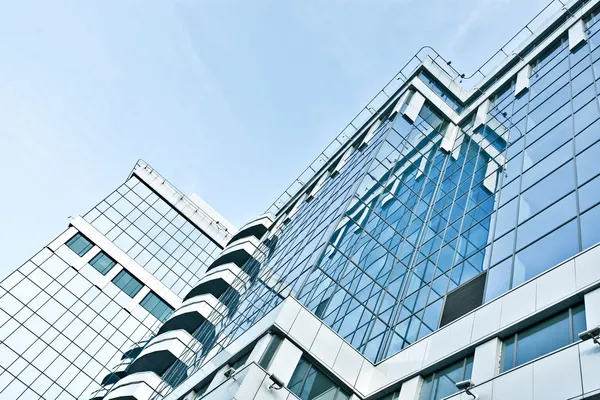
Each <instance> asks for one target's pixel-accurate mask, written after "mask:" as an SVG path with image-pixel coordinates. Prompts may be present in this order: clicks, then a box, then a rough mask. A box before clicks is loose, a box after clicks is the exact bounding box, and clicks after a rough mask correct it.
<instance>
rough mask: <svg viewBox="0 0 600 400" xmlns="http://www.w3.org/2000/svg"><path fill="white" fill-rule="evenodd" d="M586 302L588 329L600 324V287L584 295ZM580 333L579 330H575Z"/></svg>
mask: <svg viewBox="0 0 600 400" xmlns="http://www.w3.org/2000/svg"><path fill="white" fill-rule="evenodd" d="M583 299H584V302H585V321H586V324H587V327H588V329H591V328H594V327H596V326H598V325H600V289H596V290H594V291H591V292H589V293H586V294H585V296H584V297H583ZM575 333H576V334H578V333H579V332H575Z"/></svg>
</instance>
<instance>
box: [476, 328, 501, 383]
mask: <svg viewBox="0 0 600 400" xmlns="http://www.w3.org/2000/svg"><path fill="white" fill-rule="evenodd" d="M501 353H502V341H501V340H500V339H498V338H493V339H491V340H488V341H487V342H485V343H483V344H481V345H479V346H477V347H476V348H475V357H474V358H473V373H472V375H471V380H472V381H473V382H474V383H475V385H477V384H478V383H480V382H486V381H488V380H490V379H493V378H494V377H495V376H496V375H498V372H499V371H500V354H501Z"/></svg>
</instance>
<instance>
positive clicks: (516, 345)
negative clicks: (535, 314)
mask: <svg viewBox="0 0 600 400" xmlns="http://www.w3.org/2000/svg"><path fill="white" fill-rule="evenodd" d="M518 346H519V334H518V333H515V349H514V350H513V365H512V368H514V367H516V366H517V349H518Z"/></svg>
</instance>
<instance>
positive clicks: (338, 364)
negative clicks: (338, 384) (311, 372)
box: [333, 342, 364, 385]
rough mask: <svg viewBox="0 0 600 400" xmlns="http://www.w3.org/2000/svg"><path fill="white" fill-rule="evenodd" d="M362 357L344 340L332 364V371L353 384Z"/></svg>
mask: <svg viewBox="0 0 600 400" xmlns="http://www.w3.org/2000/svg"><path fill="white" fill-rule="evenodd" d="M363 359H364V358H363V356H361V355H360V353H358V352H357V351H356V350H354V349H353V348H352V347H351V346H350V345H349V344H347V343H346V342H344V343H342V346H341V347H340V351H339V353H338V355H337V357H336V359H335V362H334V364H333V372H334V373H336V374H337V375H339V376H340V377H341V378H342V379H344V380H345V381H346V382H348V383H350V384H351V385H354V384H355V383H356V379H357V378H358V373H359V372H360V366H361V364H362V361H363Z"/></svg>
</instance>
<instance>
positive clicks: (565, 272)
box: [536, 260, 575, 310]
mask: <svg viewBox="0 0 600 400" xmlns="http://www.w3.org/2000/svg"><path fill="white" fill-rule="evenodd" d="M574 292H575V261H573V260H570V261H567V262H566V263H564V264H562V265H560V266H558V267H556V268H554V269H553V270H550V271H548V272H547V273H545V274H544V275H542V276H540V277H538V279H537V295H536V308H537V309H538V310H540V309H542V308H544V307H546V306H548V305H550V304H552V303H555V302H557V301H558V300H561V299H563V298H565V297H567V296H569V295H571V294H572V293H574Z"/></svg>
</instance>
